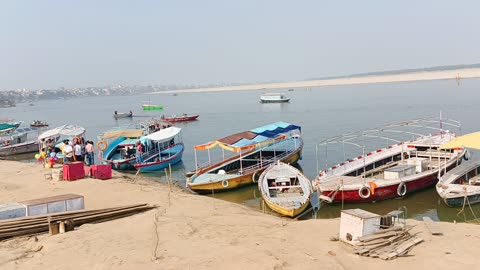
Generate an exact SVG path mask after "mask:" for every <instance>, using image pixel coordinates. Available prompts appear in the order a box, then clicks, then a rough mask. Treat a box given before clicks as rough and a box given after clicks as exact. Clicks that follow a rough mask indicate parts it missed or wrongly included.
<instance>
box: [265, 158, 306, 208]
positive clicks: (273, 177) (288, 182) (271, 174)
mask: <svg viewBox="0 0 480 270" xmlns="http://www.w3.org/2000/svg"><path fill="white" fill-rule="evenodd" d="M258 188H259V189H260V193H261V194H262V198H263V200H264V201H265V203H266V204H267V205H268V207H270V209H272V210H273V211H275V212H277V213H279V214H280V215H282V216H289V217H295V216H297V215H299V214H300V213H302V212H303V211H304V210H305V209H306V208H307V207H308V205H309V203H310V199H311V198H312V194H313V187H312V183H311V182H310V180H309V179H308V178H307V177H306V176H305V175H303V173H301V172H300V171H299V170H297V169H296V168H295V167H293V166H290V165H288V164H285V163H282V162H277V163H276V164H273V165H271V166H270V167H268V168H267V169H266V170H265V171H264V172H263V173H262V174H261V175H260V178H259V180H258Z"/></svg>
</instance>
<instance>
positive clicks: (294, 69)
mask: <svg viewBox="0 0 480 270" xmlns="http://www.w3.org/2000/svg"><path fill="white" fill-rule="evenodd" d="M479 10H480V4H479V2H478V1H451V0H448V1H439V0H434V1H433V0H432V1H418V0H416V1H409V0H408V1H407V0H403V1H386V0H379V1H356V0H355V1H340V0H339V1H320V0H317V1H292V0H289V1H279V0H271V1H270V0H269V1H262V0H238V1H228V0H219V1H206V0H192V1H181V0H169V1H160V0H158V1H140V0H137V1H119V0H115V1H105V0H95V1H85V0H83V1H67V0H61V1H48V0H42V1H40V0H32V1H22V0H11V1H5V0H2V1H0V89H3V90H6V89H15V88H24V87H26V88H57V87H60V86H64V87H85V86H102V85H107V84H115V83H124V84H142V85H145V84H170V83H180V84H184V83H216V82H255V81H267V80H281V81H287V80H302V79H305V78H311V77H323V76H333V75H347V74H351V73H358V72H369V71H379V70H393V69H403V68H417V67H428V66H436V65H450V64H471V63H478V62H480V46H479V45H480V28H479V27H480V16H478V11H479Z"/></svg>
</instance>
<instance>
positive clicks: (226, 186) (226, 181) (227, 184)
mask: <svg viewBox="0 0 480 270" xmlns="http://www.w3.org/2000/svg"><path fill="white" fill-rule="evenodd" d="M229 185H230V183H228V180H227V179H225V180H223V181H222V187H224V188H228V186H229Z"/></svg>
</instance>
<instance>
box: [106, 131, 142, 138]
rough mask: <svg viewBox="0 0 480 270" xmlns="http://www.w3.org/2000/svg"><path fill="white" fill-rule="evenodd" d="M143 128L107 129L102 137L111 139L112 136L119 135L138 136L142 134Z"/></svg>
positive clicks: (116, 136)
mask: <svg viewBox="0 0 480 270" xmlns="http://www.w3.org/2000/svg"><path fill="white" fill-rule="evenodd" d="M142 134H143V130H141V129H120V130H112V131H107V132H105V133H104V134H103V135H102V139H111V138H118V137H126V138H138V137H140V136H142Z"/></svg>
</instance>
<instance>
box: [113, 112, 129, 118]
mask: <svg viewBox="0 0 480 270" xmlns="http://www.w3.org/2000/svg"><path fill="white" fill-rule="evenodd" d="M131 117H133V112H132V111H129V112H126V113H119V112H117V111H115V113H114V114H113V118H115V119H119V118H131Z"/></svg>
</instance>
